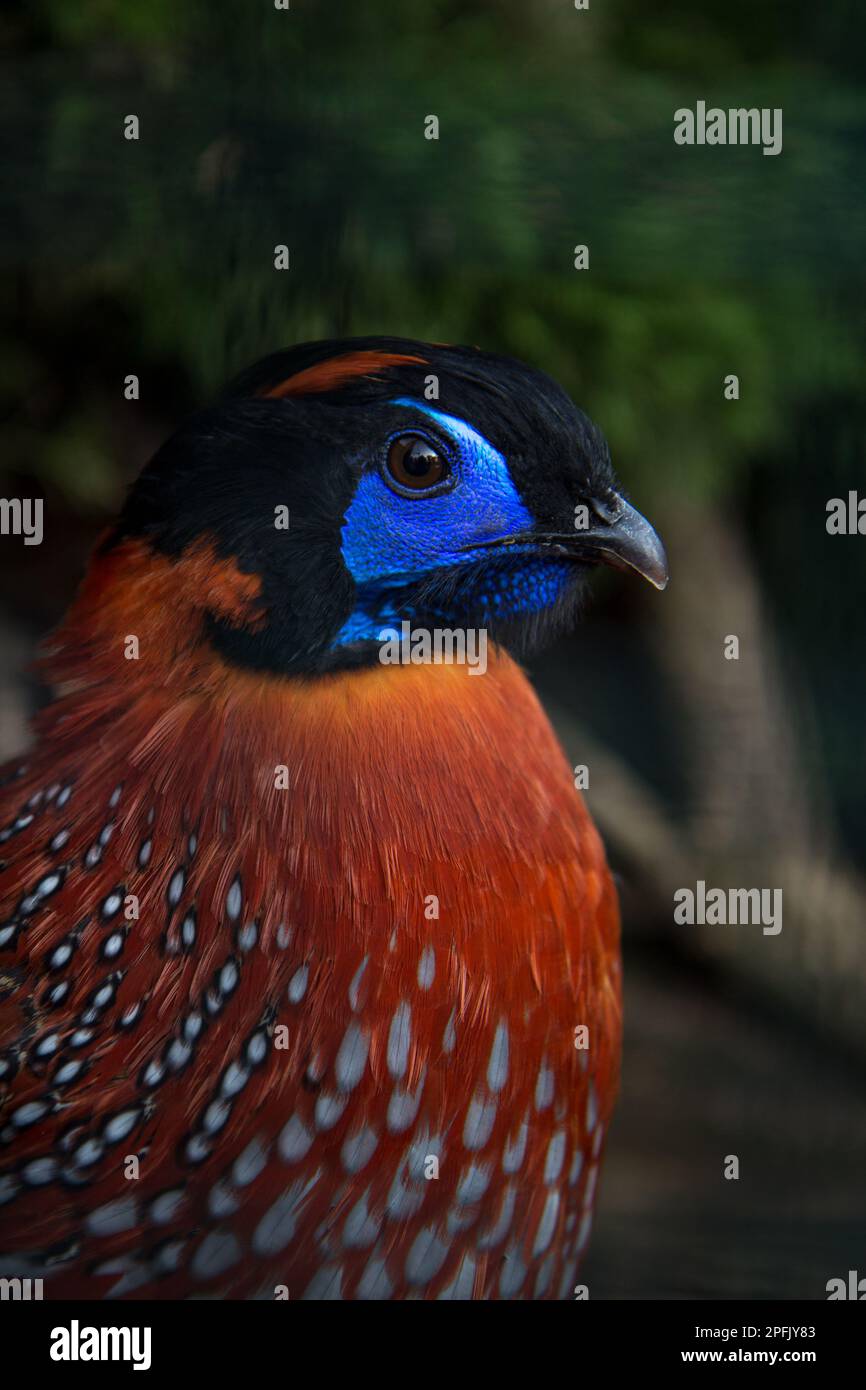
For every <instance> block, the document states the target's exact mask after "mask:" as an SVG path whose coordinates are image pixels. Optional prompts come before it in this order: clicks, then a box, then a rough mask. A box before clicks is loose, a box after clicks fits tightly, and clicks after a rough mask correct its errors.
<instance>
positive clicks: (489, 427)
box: [0, 338, 667, 1299]
mask: <svg viewBox="0 0 866 1390" xmlns="http://www.w3.org/2000/svg"><path fill="white" fill-rule="evenodd" d="M598 563H605V564H612V565H616V566H619V567H622V568H631V569H633V570H636V571H638V572H639V573H640V574H642V575H644V576H646V577H647V578H648V579H650V580H651V581H652V582H653V583H654V584H655V585H656V586H657V587H659V588H661V587H663V585H664V583H665V582H666V578H667V575H666V564H665V557H664V551H663V549H662V546H661V544H660V542H659V540H658V538H657V536H656V534H655V532H654V531H653V530H652V528H651V527H650V526H649V524H648V523H647V522H646V521H645V520H644V519H643V517H641V516H640V515H639V513H638V512H636V511H635V510H634V508H633V507H632V506H630V505H629V503H628V502H627V501H626V500H625V499H624V497H623V496H622V494H621V493H620V492H619V491H618V490H617V487H616V484H615V480H614V476H613V473H612V470H611V465H610V461H609V453H608V449H607V446H606V444H605V441H604V439H603V437H602V435H601V433H600V431H599V430H598V429H597V428H596V426H595V425H594V424H593V423H592V422H591V421H590V420H589V419H588V418H587V417H586V415H584V414H583V413H582V412H581V411H580V410H578V409H577V408H576V407H575V406H574V405H573V404H572V402H571V400H570V399H569V397H568V396H567V395H566V394H565V393H564V392H563V391H562V390H561V389H560V388H559V387H558V386H557V385H556V384H555V383H554V382H553V381H551V380H550V379H549V378H548V377H547V376H545V375H543V374H541V373H539V372H537V371H533V370H531V369H530V368H528V367H526V366H524V365H522V364H521V363H519V362H517V361H513V360H511V359H509V358H506V357H499V356H493V355H490V354H487V353H483V352H480V351H476V350H474V349H469V348H459V347H447V346H440V345H437V346H430V345H428V344H424V343H420V342H413V341H406V340H402V339H393V338H367V339H356V340H347V341H331V342H321V343H313V344H307V345H304V346H301V347H297V348H295V349H293V350H290V351H287V352H281V353H277V354H275V355H274V356H271V357H269V358H267V359H266V360H265V361H263V362H261V363H260V364H258V365H257V366H255V367H253V368H252V369H251V370H250V371H248V372H247V373H245V374H244V375H243V376H242V377H241V378H240V379H239V380H238V381H237V382H235V383H234V385H233V386H232V387H230V388H229V389H228V391H227V392H226V393H225V395H224V396H223V397H222V398H221V399H220V400H219V401H218V403H217V404H216V405H215V406H214V407H213V408H211V409H208V410H205V411H203V412H201V413H199V414H197V415H195V416H194V417H192V418H191V419H190V420H188V421H187V422H186V423H185V424H183V425H182V426H181V428H180V429H179V430H178V432H177V433H176V434H175V435H174V436H173V437H172V438H171V439H170V440H169V441H168V442H167V443H166V444H165V445H164V446H163V447H162V448H161V449H160V450H159V452H158V453H157V454H156V456H155V457H154V459H153V460H152V461H151V463H150V464H149V465H148V466H147V467H146V468H145V470H144V472H143V474H142V475H141V477H140V478H139V479H138V481H137V482H136V483H135V485H134V486H133V488H132V489H131V492H130V496H129V499H128V501H127V504H126V506H125V509H124V511H123V513H122V515H121V518H120V521H119V523H118V524H117V525H116V526H115V527H114V528H113V529H112V530H111V531H110V532H109V533H108V534H107V535H106V536H105V538H104V539H103V541H102V543H101V544H100V546H99V548H98V550H97V552H96V555H95V557H94V559H93V562H92V564H91V567H90V570H89V573H88V575H87V577H86V579H85V581H84V583H83V586H82V588H81V591H80V593H79V594H78V596H77V598H76V599H75V601H74V603H73V605H72V607H71V609H70V611H69V614H68V615H67V617H66V619H65V621H64V623H63V624H62V626H61V627H60V629H59V631H58V632H57V633H56V635H55V636H54V638H53V640H52V642H51V644H50V650H49V651H48V652H47V655H46V657H45V673H46V676H47V678H48V679H49V680H50V681H51V682H52V683H53V684H54V685H55V687H56V691H57V694H56V698H55V700H54V702H53V703H52V704H51V705H49V706H48V707H47V708H46V709H45V710H44V711H43V712H42V713H41V714H40V715H39V717H38V719H37V723H36V733H37V741H36V745H35V748H34V751H33V752H32V754H31V755H30V756H28V757H27V758H26V760H25V761H24V763H23V764H21V765H19V763H15V764H12V765H11V766H8V767H7V768H6V769H5V778H4V784H3V788H2V792H0V825H2V831H0V856H2V873H0V1204H2V1205H0V1272H2V1273H3V1274H4V1275H13V1276H14V1275H16V1274H17V1275H18V1276H20V1277H26V1276H41V1277H43V1279H44V1292H45V1296H46V1297H47V1298H57V1297H63V1298H65V1297H73V1296H74V1297H83V1298H99V1297H115V1298H116V1297H121V1298H122V1297H124V1296H125V1295H130V1296H132V1297H136V1298H180V1297H186V1296H190V1295H209V1296H211V1297H216V1298H256V1297H259V1298H274V1297H278V1298H279V1297H286V1296H288V1297H290V1298H302V1297H303V1298H313V1299H316V1298H321V1299H338V1298H344V1299H389V1298H391V1299H403V1298H425V1299H428V1298H430V1299H432V1298H445V1299H447V1298H456V1299H474V1298H477V1299H480V1298H505V1299H510V1298H529V1299H533V1298H536V1299H540V1298H569V1297H572V1296H573V1294H572V1287H573V1284H574V1280H575V1275H576V1270H577V1267H578V1263H579V1260H580V1257H581V1255H582V1253H583V1251H584V1249H585V1247H586V1245H587V1241H588V1237H589V1229H590V1223H591V1218H592V1208H593V1198H594V1193H595V1188H596V1179H597V1176H598V1170H599V1163H600V1160H601V1156H602V1150H603V1147H604V1134H605V1130H606V1127H607V1125H608V1121H609V1119H610V1115H611V1109H612V1105H613V1102H614V1096H615V1091H616V1086H617V1078H618V1068H619V1051H620V958H619V919H618V909H617V902H616V896H615V891H614V888H613V885H612V882H611V878H610V874H609V872H608V869H607V866H606V862H605V857H604V852H603V849H602V846H601V843H600V841H599V837H598V834H597V833H596V831H595V829H594V827H593V825H592V822H591V820H590V819H589V816H588V814H587V811H586V809H585V808H584V805H583V803H582V800H581V798H580V796H579V794H578V793H577V792H576V791H575V787H574V777H573V774H572V771H571V769H570V768H569V766H568V765H567V763H566V760H565V758H564V755H563V753H562V751H561V749H560V748H559V746H558V744H557V741H556V739H555V737H554V734H553V732H552V730H551V727H550V725H549V723H548V721H547V719H546V717H545V715H544V713H543V711H542V709H541V708H540V706H539V703H538V701H537V699H536V697H535V695H534V693H533V691H532V689H531V687H530V685H529V683H528V681H527V679H526V678H525V676H524V675H523V673H522V671H521V669H520V667H519V666H518V665H517V664H516V661H515V659H514V658H513V656H512V655H509V652H517V653H518V654H520V653H521V652H523V651H524V650H525V649H526V647H527V646H528V645H531V644H532V643H535V642H537V641H539V640H541V639H542V638H544V637H545V636H546V635H549V634H551V633H554V632H556V631H558V630H560V629H562V628H563V627H565V626H567V625H568V624H569V623H570V622H571V621H572V619H573V616H574V614H575V610H576V608H577V606H578V603H579V600H580V595H581V590H582V588H583V584H584V579H585V576H586V574H587V573H588V570H589V568H590V567H591V566H593V565H596V564H598ZM404 623H408V624H409V625H410V630H411V631H412V632H416V631H419V630H421V631H426V632H436V631H441V632H444V633H446V634H451V635H452V636H453V634H454V633H455V632H466V631H470V632H476V633H479V634H481V633H487V634H489V639H490V643H491V646H490V648H489V659H488V662H487V666H486V670H484V669H482V666H481V665H478V666H476V667H475V668H473V667H472V666H471V665H469V664H468V662H465V663H461V662H460V661H459V660H457V661H453V662H450V663H449V662H448V661H447V660H443V661H438V662H434V661H429V660H428V661H418V662H412V661H409V662H406V663H404V662H401V661H397V662H394V661H392V662H389V663H387V664H385V663H383V661H382V659H381V656H382V652H383V633H386V632H390V631H391V630H392V629H396V630H397V631H399V632H403V631H404V629H403V628H402V624H404ZM455 650H456V651H457V655H458V657H459V655H460V652H459V648H456V649H455Z"/></svg>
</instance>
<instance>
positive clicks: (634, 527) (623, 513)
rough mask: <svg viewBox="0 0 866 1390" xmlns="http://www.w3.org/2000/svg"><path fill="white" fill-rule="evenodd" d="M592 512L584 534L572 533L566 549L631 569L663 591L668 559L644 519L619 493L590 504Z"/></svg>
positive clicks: (616, 567) (602, 562) (623, 568)
mask: <svg viewBox="0 0 866 1390" xmlns="http://www.w3.org/2000/svg"><path fill="white" fill-rule="evenodd" d="M591 512H592V513H593V514H594V520H593V522H592V524H591V525H590V526H589V527H588V528H587V529H586V530H584V531H580V530H578V531H575V533H574V537H573V538H571V537H569V542H570V544H569V546H568V548H569V549H570V550H571V551H572V552H573V553H574V554H575V555H579V554H581V553H583V554H585V555H586V557H587V559H591V560H595V561H597V562H598V563H600V564H603V565H613V566H614V568H615V569H621V570H634V571H635V572H636V573H637V574H639V575H641V576H642V577H643V578H644V579H648V580H649V582H650V584H653V585H654V586H655V588H657V589H664V588H666V587H667V582H668V578H669V575H668V557H667V555H666V554H665V548H664V546H663V545H662V543H661V541H660V540H659V538H658V536H657V535H656V533H655V531H654V530H653V528H652V527H651V526H650V524H649V522H648V521H647V519H646V517H644V516H641V514H640V512H639V511H637V509H636V508H635V507H633V506H632V505H631V503H630V502H626V500H625V498H624V497H620V495H619V493H614V494H613V496H612V497H611V498H610V499H608V500H606V501H605V502H593V503H592V506H591ZM564 539H565V538H564V537H563V540H564Z"/></svg>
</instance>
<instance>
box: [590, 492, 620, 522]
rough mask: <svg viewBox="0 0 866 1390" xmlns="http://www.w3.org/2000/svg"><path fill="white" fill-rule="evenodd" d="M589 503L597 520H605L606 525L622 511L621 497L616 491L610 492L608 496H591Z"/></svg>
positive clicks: (614, 519)
mask: <svg viewBox="0 0 866 1390" xmlns="http://www.w3.org/2000/svg"><path fill="white" fill-rule="evenodd" d="M589 505H590V507H591V508H592V510H593V511H594V512H595V514H596V516H597V517H598V519H599V521H603V522H605V523H606V524H607V525H608V526H609V525H610V524H611V523H612V522H614V521H616V519H617V517H618V516H619V515H620V513H621V512H622V498H621V497H620V496H619V494H618V493H616V492H614V493H611V495H610V496H609V497H591V498H590V499H589Z"/></svg>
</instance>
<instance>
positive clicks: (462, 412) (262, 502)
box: [106, 338, 667, 674]
mask: <svg viewBox="0 0 866 1390" xmlns="http://www.w3.org/2000/svg"><path fill="white" fill-rule="evenodd" d="M127 542H133V543H143V544H145V545H146V546H147V547H149V548H150V550H151V551H152V552H156V553H157V554H159V555H160V556H162V557H164V558H167V559H168V560H169V561H171V562H179V561H181V560H182V559H183V557H184V556H189V555H190V554H192V553H197V554H202V553H205V551H204V550H203V549H202V547H205V549H206V553H207V554H208V555H209V556H210V557H211V559H212V562H213V564H214V565H216V566H229V567H231V573H232V574H233V575H235V576H238V581H237V582H238V584H240V585H241V586H243V584H245V583H247V581H248V582H249V588H248V590H247V591H246V592H245V593H244V596H243V602H242V603H234V602H227V601H226V594H225V589H226V586H225V582H224V573H223V574H221V575H216V574H215V575H214V576H213V578H210V577H209V575H208V572H207V569H206V567H205V568H203V567H202V565H201V564H197V565H186V566H184V565H181V564H178V565H177V574H178V582H179V587H180V590H181V591H180V592H177V593H175V594H174V595H173V603H176V604H180V605H183V604H184V603H187V604H188V605H193V606H194V607H195V610H196V612H197V613H199V614H200V623H201V636H202V638H203V640H205V641H207V642H209V643H210V644H211V645H212V646H213V647H215V648H216V649H217V650H218V651H219V652H220V654H221V655H222V656H223V657H224V658H225V659H226V660H227V661H228V662H230V663H233V664H237V665H240V666H242V667H246V668H248V669H253V670H260V671H269V672H275V673H284V674H314V673H317V672H321V671H325V670H329V669H334V668H339V667H341V666H347V665H354V664H361V663H365V662H369V661H371V660H375V656H376V652H377V651H378V649H379V646H380V634H381V633H382V630H383V627H385V626H388V625H392V624H394V623H395V622H400V621H403V620H409V622H410V623H412V624H413V625H415V626H425V625H426V626H429V625H442V626H446V627H451V628H455V627H470V626H472V627H477V628H484V629H486V630H488V631H489V633H490V636H491V638H492V639H494V640H498V641H500V642H501V643H503V644H504V645H506V646H514V647H516V648H518V649H519V650H521V651H522V650H525V649H526V648H527V647H528V646H530V645H532V644H533V643H534V642H537V641H538V640H540V639H541V638H542V637H544V636H545V635H549V634H550V633H552V632H553V631H556V630H558V629H560V628H562V627H563V626H566V625H568V624H569V622H570V621H571V620H572V619H573V616H574V613H575V610H576V608H577V606H578V605H579V602H580V598H581V594H582V591H583V588H584V581H585V577H586V575H587V573H588V572H589V570H590V569H591V567H593V566H595V565H598V564H608V565H613V566H616V567H618V568H621V569H628V570H633V571H636V572H637V573H638V574H640V575H643V576H644V577H645V578H646V579H648V580H649V581H650V582H651V583H652V584H654V585H655V586H656V587H657V588H663V587H664V585H665V584H666V582H667V567H666V560H665V554H664V549H663V547H662V545H661V542H660V541H659V539H658V537H657V536H656V534H655V532H654V531H653V529H652V527H651V526H650V525H649V523H648V522H647V521H645V520H644V518H643V517H642V516H641V515H640V513H639V512H637V511H636V510H635V509H634V507H632V506H631V504H630V503H629V502H628V501H626V499H625V497H624V496H623V494H622V492H621V490H620V489H619V488H618V486H617V483H616V480H615V478H614V474H613V470H612V467H611V462H610V456H609V451H608V447H607V444H606V442H605V440H604V437H603V436H602V434H601V432H600V430H599V429H598V428H597V427H596V426H595V425H594V424H593V423H592V421H591V420H590V419H589V418H588V417H587V416H586V415H585V414H584V413H583V412H582V411H581V410H579V409H577V407H576V406H575V405H574V404H573V402H572V401H571V399H570V398H569V396H568V395H567V394H566V393H565V392H564V391H563V390H562V389H561V388H560V387H559V386H558V385H557V384H556V383H555V382H554V381H552V380H551V379H550V378H549V377H548V376H546V375H544V373H542V372H538V371H534V370H532V369H531V368H529V367H527V366H525V365H524V364H522V363H521V362H518V361H515V360H513V359H511V358H507V357H501V356H495V355H493V354H489V353H484V352H480V351H477V350H475V349H471V348H464V347H448V346H440V345H436V346H431V345H429V344H426V343H420V342H414V341H409V340H404V339H394V338H365V339H353V340H343V341H331V342H321V343H311V344H306V345H303V346H300V347H297V348H294V349H291V350H290V351H288V352H281V353H276V354H274V355H273V356H271V357H268V358H266V359H265V360H264V361H262V362H260V363H258V364H257V365H256V366H254V367H252V368H251V369H250V370H249V371H247V372H245V373H243V375H242V376H241V377H239V378H238V379H237V380H236V381H235V382H234V383H232V385H231V386H230V387H229V388H228V390H227V391H226V392H225V394H224V395H223V397H222V398H221V399H220V400H219V401H218V402H217V403H216V405H214V406H213V407H212V408H210V409H208V410H205V411H202V412H200V413H198V414H197V415H194V416H192V417H191V418H190V419H189V420H187V421H186V423H184V424H183V425H182V426H181V428H180V429H179V430H178V431H177V432H176V434H175V435H173V436H172V438H171V439H169V440H168V442H167V443H166V444H165V445H164V446H163V447H162V448H161V449H160V450H159V452H158V453H157V454H156V456H155V457H154V458H153V460H152V461H151V463H150V464H149V465H148V466H147V467H146V468H145V470H144V472H143V473H142V475H141V477H140V478H139V479H138V481H137V483H136V484H135V485H134V487H133V489H132V491H131V493H130V496H129V499H128V501H127V504H126V507H125V509H124V511H123V514H122V517H121V520H120V523H119V525H118V527H117V528H116V529H115V531H114V532H113V533H112V534H111V536H110V537H109V539H108V542H107V543H106V549H107V550H109V551H110V550H111V549H113V548H115V547H117V546H120V545H123V544H124V543H127ZM184 589H186V592H184ZM247 600H249V604H248V616H245V615H246V613H247V607H246V606H245V605H247ZM166 616H167V617H168V616H169V615H166Z"/></svg>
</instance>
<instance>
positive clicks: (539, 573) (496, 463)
mask: <svg viewBox="0 0 866 1390" xmlns="http://www.w3.org/2000/svg"><path fill="white" fill-rule="evenodd" d="M391 404H393V405H398V406H406V407H410V408H411V409H412V410H415V411H417V412H418V413H419V414H420V415H425V416H427V417H428V418H429V419H430V420H431V421H433V423H434V424H435V426H436V431H435V434H431V436H430V438H431V442H436V443H437V445H438V444H439V441H440V440H441V439H442V438H443V437H444V440H446V441H450V446H451V447H450V450H449V452H450V455H451V464H452V477H455V478H456V482H455V485H454V486H453V488H451V490H450V491H448V492H444V493H441V494H440V495H439V496H432V497H424V496H419V497H402V496H400V495H399V494H398V493H396V492H392V490H391V489H390V488H389V487H388V485H387V484H386V483H385V482H384V480H383V479H382V477H381V475H380V474H379V473H378V471H376V472H369V473H364V474H363V475H362V477H361V479H360V481H359V483H358V487H357V490H356V492H355V496H354V497H353V499H352V502H351V504H350V505H349V507H348V508H347V510H346V515H345V519H344V524H343V528H342V554H343V560H344V562H345V564H346V568H347V569H348V570H349V573H350V574H351V575H352V577H353V578H354V580H355V583H356V585H357V604H356V607H355V609H354V611H353V612H352V614H351V615H350V616H349V618H348V620H347V621H346V623H345V624H344V626H343V628H342V629H341V631H340V632H339V633H338V634H337V637H336V638H335V641H334V646H337V647H338V646H344V645H346V644H348V643H351V642H359V641H378V640H379V634H380V632H381V630H382V627H383V625H387V623H388V621H389V620H391V621H398V620H399V619H400V618H401V617H411V616H412V615H411V614H410V613H407V612H406V610H405V609H401V610H400V611H399V612H398V611H397V610H396V609H395V608H394V607H393V606H392V605H391V604H389V600H388V591H389V590H393V589H395V588H400V587H403V586H404V585H405V584H407V583H411V582H412V581H415V580H421V579H423V578H424V577H425V576H428V575H430V574H432V573H433V572H434V571H437V570H443V569H446V570H447V569H454V568H455V567H457V566H465V565H468V564H471V563H472V561H474V560H480V559H488V560H489V559H490V554H489V551H487V550H485V549H484V548H483V546H481V545H480V543H481V542H484V541H488V540H492V539H494V538H495V537H504V536H509V535H514V534H517V533H519V532H522V531H526V530H528V529H529V528H530V527H531V526H532V525H533V522H534V518H533V517H532V515H531V514H530V513H529V512H528V511H527V509H526V507H525V506H524V504H523V502H522V501H521V499H520V496H519V494H518V492H517V489H516V488H515V486H514V484H513V482H512V481H511V477H510V475H509V472H508V467H507V465H506V462H505V459H504V458H503V456H502V454H500V453H499V452H498V450H496V449H494V448H493V445H492V444H490V443H489V442H488V441H487V440H486V439H484V437H483V436H482V435H480V434H478V433H477V432H476V431H475V430H473V429H472V428H471V426H469V425H467V424H466V422H465V421H464V420H460V419H457V418H456V417H455V416H453V415H445V414H443V413H442V412H441V411H439V410H434V409H433V408H432V407H431V406H429V405H426V404H423V403H421V402H420V401H415V400H411V399H409V398H408V397H401V398H400V399H399V400H395V401H393V402H391ZM418 428H419V432H421V433H423V424H421V423H420V422H419V427H418ZM411 430H412V427H411V425H407V426H406V427H404V428H403V429H402V430H401V431H400V433H402V434H406V433H410V432H411ZM473 544H476V545H478V549H473ZM508 554H509V561H508V564H507V566H506V567H505V568H503V570H502V572H501V574H497V573H496V571H495V569H493V570H488V572H487V574H486V576H485V579H484V581H483V583H484V588H483V590H482V591H478V592H474V593H473V594H472V598H473V600H474V602H475V604H479V603H480V604H481V605H482V606H483V607H484V608H485V609H486V610H487V611H489V612H490V614H491V616H496V617H503V618H507V617H514V616H518V615H520V614H526V615H530V614H532V613H537V612H539V611H540V610H541V609H543V608H545V607H547V606H548V605H549V604H551V603H553V602H554V600H555V599H556V597H557V596H558V594H560V593H561V592H562V589H563V587H564V586H565V584H566V583H567V582H568V579H569V577H570V574H571V567H570V566H569V564H568V563H567V562H563V561H557V560H549V559H540V558H539V557H538V552H537V551H535V550H534V549H533V548H532V547H531V546H519V545H517V546H514V547H511V548H509V552H508ZM521 554H525V555H527V556H530V557H531V558H530V559H528V560H527V562H526V564H525V566H520V565H518V564H516V563H515V558H516V557H517V556H519V555H521ZM442 618H443V620H450V621H459V618H460V615H459V614H452V615H449V614H447V613H443V614H442Z"/></svg>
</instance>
